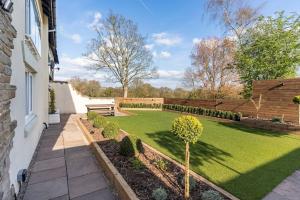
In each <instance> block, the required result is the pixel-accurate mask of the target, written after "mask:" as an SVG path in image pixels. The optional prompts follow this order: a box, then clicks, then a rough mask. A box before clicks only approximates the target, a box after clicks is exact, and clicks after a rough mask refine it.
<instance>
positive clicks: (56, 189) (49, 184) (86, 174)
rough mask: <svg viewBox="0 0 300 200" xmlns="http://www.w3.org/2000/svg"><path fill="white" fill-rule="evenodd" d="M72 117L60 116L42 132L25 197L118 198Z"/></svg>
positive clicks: (53, 199) (31, 199)
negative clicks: (56, 122) (59, 120)
mask: <svg viewBox="0 0 300 200" xmlns="http://www.w3.org/2000/svg"><path fill="white" fill-rule="evenodd" d="M75 117H76V116H75V115H62V116H61V121H62V123H61V124H60V125H52V126H50V127H49V128H48V129H47V130H46V131H45V133H44V134H43V136H42V138H41V140H40V143H39V147H38V150H37V154H36V156H35V160H34V161H33V165H32V168H31V175H30V177H29V182H28V186H27V188H26V191H25V195H24V200H50V199H51V200H69V199H72V200H96V199H97V200H113V199H117V198H116V197H115V195H114V193H113V192H112V190H111V188H110V187H109V185H108V181H107V179H106V178H105V176H104V174H103V172H102V170H101V169H100V168H99V165H98V163H97V161H96V159H95V157H94V155H93V154H92V152H91V151H90V149H89V147H88V146H87V143H86V141H85V139H84V138H83V134H82V132H81V130H80V129H79V127H78V126H77V124H76V122H75Z"/></svg>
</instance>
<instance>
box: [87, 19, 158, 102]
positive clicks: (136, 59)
mask: <svg viewBox="0 0 300 200" xmlns="http://www.w3.org/2000/svg"><path fill="white" fill-rule="evenodd" d="M96 32H97V37H96V38H95V39H93V40H92V41H91V44H90V45H89V50H88V53H87V54H86V56H87V57H88V58H89V59H91V60H92V61H93V62H94V63H95V64H94V65H93V66H92V68H94V69H96V70H99V69H106V70H107V71H108V72H110V74H111V75H112V76H111V78H112V80H114V81H116V82H118V83H120V84H121V85H122V88H123V96H124V97H125V98H126V97H127V95H128V86H129V85H130V83H132V82H133V81H134V80H142V79H147V78H152V77H154V76H156V69H155V68H153V67H152V66H151V65H152V54H151V52H150V51H149V50H147V49H146V48H145V38H144V37H143V36H141V34H139V33H138V27H137V25H136V24H135V23H134V22H132V21H131V20H129V19H126V18H125V17H123V16H121V15H117V14H113V13H110V14H109V15H108V17H107V18H106V19H104V20H103V21H102V24H101V26H100V27H99V28H97V29H96Z"/></svg>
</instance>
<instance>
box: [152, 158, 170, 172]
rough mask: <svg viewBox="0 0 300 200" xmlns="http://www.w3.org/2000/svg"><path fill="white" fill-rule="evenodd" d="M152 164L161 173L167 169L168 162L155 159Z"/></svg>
mask: <svg viewBox="0 0 300 200" xmlns="http://www.w3.org/2000/svg"><path fill="white" fill-rule="evenodd" d="M153 164H154V165H155V166H156V167H157V168H158V169H160V170H162V171H166V170H167V169H168V162H167V161H165V160H163V159H156V160H155V161H154V162H153Z"/></svg>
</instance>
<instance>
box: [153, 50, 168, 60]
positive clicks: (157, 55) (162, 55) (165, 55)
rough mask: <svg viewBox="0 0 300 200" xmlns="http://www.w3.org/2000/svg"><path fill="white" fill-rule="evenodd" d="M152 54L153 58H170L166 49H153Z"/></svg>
mask: <svg viewBox="0 0 300 200" xmlns="http://www.w3.org/2000/svg"><path fill="white" fill-rule="evenodd" d="M152 55H153V57H154V58H170V57H171V56H172V55H171V53H170V52H168V51H161V52H159V53H158V52H157V51H153V52H152Z"/></svg>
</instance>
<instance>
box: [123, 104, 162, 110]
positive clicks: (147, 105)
mask: <svg viewBox="0 0 300 200" xmlns="http://www.w3.org/2000/svg"><path fill="white" fill-rule="evenodd" d="M119 106H120V108H150V109H161V108H162V104H160V103H154V104H146V103H120V104H119Z"/></svg>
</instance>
